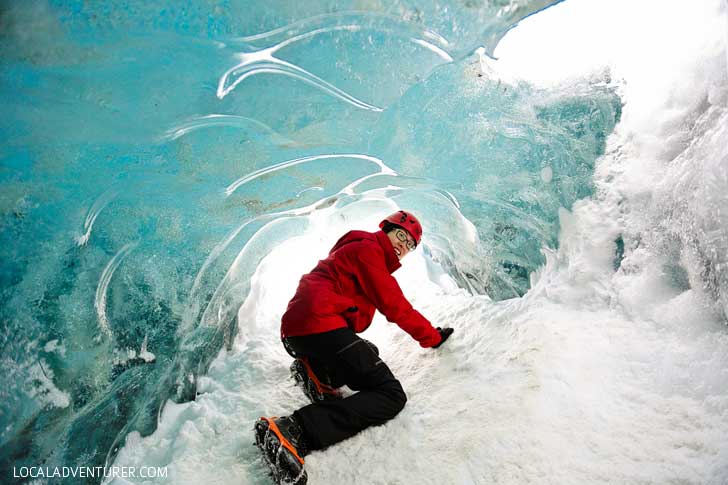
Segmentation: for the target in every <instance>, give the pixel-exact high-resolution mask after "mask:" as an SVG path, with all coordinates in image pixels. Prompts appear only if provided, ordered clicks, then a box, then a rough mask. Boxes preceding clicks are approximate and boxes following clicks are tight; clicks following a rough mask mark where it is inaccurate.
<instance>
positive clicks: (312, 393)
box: [291, 357, 343, 403]
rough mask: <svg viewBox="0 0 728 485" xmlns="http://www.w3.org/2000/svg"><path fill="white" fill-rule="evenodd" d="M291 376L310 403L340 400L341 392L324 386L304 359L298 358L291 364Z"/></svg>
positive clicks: (326, 385)
mask: <svg viewBox="0 0 728 485" xmlns="http://www.w3.org/2000/svg"><path fill="white" fill-rule="evenodd" d="M291 376H292V377H293V379H294V380H295V381H296V384H297V385H299V386H301V389H303V393H304V394H305V395H306V397H308V399H309V400H310V401H311V402H312V403H317V402H320V401H332V400H337V399H342V397H343V396H342V395H341V391H339V390H338V389H336V388H334V387H331V386H330V385H328V384H324V383H323V382H321V381H320V380H319V378H318V377H316V374H315V373H314V371H313V369H312V368H311V364H310V363H309V361H308V359H307V358H306V357H300V358H297V359H295V360H294V361H293V364H291Z"/></svg>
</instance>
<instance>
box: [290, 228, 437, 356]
mask: <svg viewBox="0 0 728 485" xmlns="http://www.w3.org/2000/svg"><path fill="white" fill-rule="evenodd" d="M400 266H401V264H400V263H399V260H398V259H397V254H396V253H395V252H394V247H393V246H392V242H391V241H390V240H389V237H388V236H387V235H386V234H385V233H384V232H383V231H377V232H374V233H372V232H366V231H349V232H347V233H346V234H344V235H343V236H342V237H341V239H339V240H338V241H337V242H336V244H335V245H334V247H333V248H331V251H330V252H329V256H328V257H327V258H326V259H322V260H321V261H319V262H318V264H317V265H316V267H315V268H314V269H313V270H312V271H311V272H310V273H308V274H306V275H303V276H302V277H301V281H300V282H299V283H298V289H297V290H296V294H295V295H294V297H293V298H292V299H291V301H290V302H289V303H288V308H287V309H286V313H284V314H283V318H282V319H281V337H297V336H301V335H310V334H314V333H321V332H328V331H330V330H335V329H337V328H345V327H347V326H348V327H349V328H350V329H352V330H353V331H354V332H356V333H359V332H363V331H364V330H366V329H367V328H368V327H369V325H370V324H371V323H372V318H373V317H374V310H375V309H376V310H379V311H380V312H381V313H382V314H383V315H384V316H385V317H386V318H387V320H389V321H390V322H394V323H396V324H397V325H399V326H400V327H401V328H402V330H404V331H405V332H407V333H408V334H410V335H411V336H412V338H414V339H415V340H417V341H418V342H419V343H420V345H421V346H422V347H432V346H433V345H437V344H438V343H440V339H441V337H440V333H439V332H438V331H437V330H436V329H435V328H434V327H433V326H432V324H431V323H430V322H429V321H428V320H427V319H426V318H425V317H423V316H422V315H421V314H420V312H418V311H417V310H415V309H414V308H412V305H411V304H410V302H409V301H407V299H406V298H405V297H404V295H403V294H402V290H401V289H400V287H399V284H398V283H397V280H395V279H394V277H393V276H392V273H393V272H394V271H395V270H397V269H398V268H399V267H400ZM354 307H356V309H354Z"/></svg>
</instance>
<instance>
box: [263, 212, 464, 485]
mask: <svg viewBox="0 0 728 485" xmlns="http://www.w3.org/2000/svg"><path fill="white" fill-rule="evenodd" d="M379 227H380V229H381V231H377V232H374V233H370V232H365V231H349V232H347V233H346V234H344V236H342V237H341V239H339V240H338V241H337V242H336V244H335V245H334V247H333V248H332V249H331V251H330V252H329V255H328V257H327V258H326V259H322V260H321V261H319V262H318V264H317V265H316V267H315V268H314V269H313V270H312V271H311V272H310V273H308V274H306V275H304V276H303V277H302V278H301V280H300V282H299V285H298V289H297V290H296V294H295V295H294V297H293V298H292V299H291V301H290V302H289V304H288V308H287V310H286V312H285V313H284V314H283V317H282V319H281V339H282V341H283V345H284V347H285V349H286V351H287V352H288V353H289V354H291V356H292V357H294V359H295V360H294V362H293V364H292V365H291V373H292V375H293V377H294V378H295V380H296V382H297V383H298V384H299V385H301V387H302V388H303V391H304V393H305V394H306V396H307V397H308V398H309V399H310V400H311V404H309V405H308V406H305V407H303V408H301V409H299V410H297V411H295V412H294V413H293V414H292V415H291V416H286V417H282V418H265V417H263V418H260V420H258V422H257V423H256V425H255V433H256V443H257V444H258V446H259V447H260V448H261V450H262V451H263V454H264V456H265V458H266V461H267V462H268V464H269V466H270V467H271V470H272V471H273V475H274V477H275V478H276V479H277V480H278V481H280V482H286V483H296V484H299V485H302V484H304V483H305V482H306V472H305V470H304V468H303V464H304V460H303V456H304V455H306V454H307V453H308V452H310V451H313V450H319V449H322V448H326V447H327V446H330V445H332V444H334V443H338V442H339V441H342V440H344V439H346V438H349V437H351V436H353V435H354V434H356V433H358V432H359V431H361V430H363V429H365V428H367V427H369V426H375V425H380V424H383V423H385V422H386V421H388V420H390V419H392V418H394V417H395V416H396V415H397V414H398V413H399V412H400V411H401V410H402V408H404V405H405V403H406V401H407V396H406V395H405V393H404V390H403V389H402V386H401V384H400V383H399V381H398V380H397V379H396V378H395V377H394V375H393V374H392V372H391V371H390V370H389V367H387V365H386V364H385V363H384V362H383V361H382V360H381V359H380V358H379V351H378V349H377V348H376V346H374V344H372V343H371V342H369V341H368V340H365V339H362V338H360V337H358V336H357V335H356V334H357V333H360V332H363V331H364V330H366V329H367V328H368V327H369V325H370V324H371V322H372V318H373V317H374V311H375V310H379V311H380V312H381V313H382V314H383V315H384V316H385V317H386V318H387V320H389V321H390V322H393V323H396V324H397V325H399V327H400V328H402V329H403V330H404V331H405V332H407V333H408V334H410V335H411V336H412V338H414V339H415V340H417V341H418V342H419V344H420V346H422V347H426V348H427V347H432V348H437V347H439V346H440V345H442V343H443V342H445V340H446V339H447V338H448V337H449V336H450V335H451V334H452V332H453V329H452V328H440V327H438V328H434V327H433V326H432V324H431V323H430V322H429V321H428V320H427V319H426V318H425V317H423V316H422V314H420V313H419V312H418V311H417V310H415V309H414V308H412V305H411V304H410V303H409V301H407V299H406V298H405V297H404V295H403V294H402V290H401V289H400V287H399V284H397V280H395V279H394V277H393V276H392V273H393V272H394V271H396V270H397V269H398V268H399V267H400V266H401V264H400V260H401V259H402V258H404V257H405V256H406V255H407V254H409V253H410V252H411V251H414V249H415V248H416V247H417V245H418V244H419V243H420V240H421V238H422V226H421V225H420V223H419V221H418V220H417V218H416V217H415V216H414V215H412V214H411V213H409V212H406V211H399V212H395V213H394V214H392V215H390V216H389V217H387V218H386V219H384V220H383V221H382V222H381V223H380V224H379ZM344 384H346V385H347V386H348V387H349V388H350V389H352V390H355V391H359V392H357V393H356V394H353V395H351V396H349V397H347V398H345V399H344V398H342V396H341V393H340V391H339V390H338V388H339V387H341V386H343V385H344Z"/></svg>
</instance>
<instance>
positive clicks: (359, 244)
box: [336, 230, 382, 254]
mask: <svg viewBox="0 0 728 485" xmlns="http://www.w3.org/2000/svg"><path fill="white" fill-rule="evenodd" d="M336 246H337V249H339V251H340V252H343V253H350V254H351V253H353V254H362V253H382V247H381V245H380V244H379V241H378V240H377V236H376V233H373V232H368V231H357V230H354V231H349V232H347V233H346V234H344V235H343V236H342V237H341V239H339V241H338V242H337V243H336Z"/></svg>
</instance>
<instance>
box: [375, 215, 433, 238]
mask: <svg viewBox="0 0 728 485" xmlns="http://www.w3.org/2000/svg"><path fill="white" fill-rule="evenodd" d="M385 222H391V223H392V224H394V225H396V226H399V227H401V228H402V229H404V230H406V231H407V232H409V233H410V236H412V237H413V238H414V239H415V243H417V245H418V246H419V244H420V239H422V224H420V221H418V220H417V218H416V217H415V216H414V215H412V213H411V212H407V211H398V212H395V213H394V214H390V215H389V216H387V218H386V219H384V220H383V221H382V222H380V223H379V228H380V229H381V228H383V227H384V223H385Z"/></svg>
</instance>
